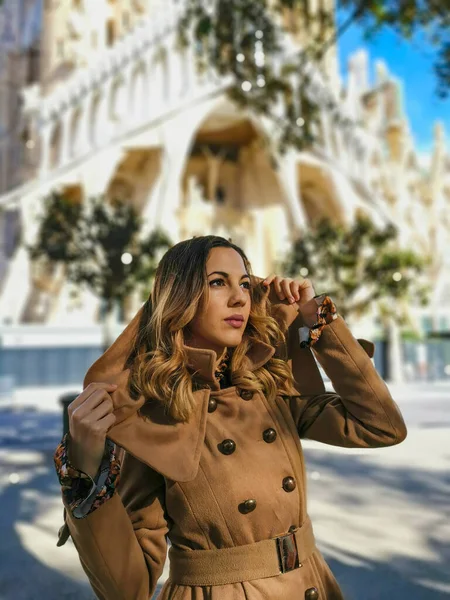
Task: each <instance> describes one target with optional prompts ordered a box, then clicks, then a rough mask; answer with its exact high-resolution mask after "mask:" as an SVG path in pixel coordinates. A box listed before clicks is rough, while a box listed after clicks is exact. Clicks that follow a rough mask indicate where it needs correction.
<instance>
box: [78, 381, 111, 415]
mask: <svg viewBox="0 0 450 600" xmlns="http://www.w3.org/2000/svg"><path fill="white" fill-rule="evenodd" d="M116 388H117V384H116V383H105V382H98V383H90V384H89V385H87V386H86V387H85V389H84V390H83V391H82V392H81V394H80V395H79V396H77V397H76V398H75V400H73V401H72V402H71V403H70V404H69V408H71V409H72V410H75V409H76V408H78V407H79V406H81V404H83V402H84V401H85V400H86V399H87V398H89V396H90V395H91V394H92V393H93V392H95V391H96V390H106V391H110V392H113V391H114V390H115V389H116Z"/></svg>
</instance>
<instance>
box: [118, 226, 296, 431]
mask: <svg viewBox="0 0 450 600" xmlns="http://www.w3.org/2000/svg"><path fill="white" fill-rule="evenodd" d="M217 247H223V248H232V249H234V250H235V251H236V252H238V253H239V254H240V256H241V257H242V259H243V261H244V265H245V268H246V269H247V273H248V274H249V275H250V276H251V280H252V285H251V290H250V298H251V309H250V316H249V320H248V323H247V326H246V329H245V331H244V335H243V338H242V341H241V343H240V344H239V345H238V346H237V347H236V348H233V349H230V351H231V365H230V368H231V381H232V385H236V386H238V387H240V388H245V389H252V390H261V391H262V392H263V393H264V394H265V395H266V396H267V397H268V398H269V399H273V398H275V396H276V395H287V396H289V395H295V394H298V393H297V392H296V391H295V388H294V379H293V375H292V371H291V369H290V367H289V366H288V365H287V363H286V361H285V360H283V359H281V358H278V355H279V353H278V355H277V353H275V355H274V356H273V357H272V358H271V359H270V360H269V361H268V362H267V363H266V364H265V365H264V366H262V367H260V368H259V369H256V370H255V371H253V372H251V371H249V370H248V369H247V370H246V369H245V368H244V367H243V364H244V357H245V356H246V354H247V352H248V351H249V350H250V349H251V347H252V345H253V344H254V343H255V342H256V341H261V342H265V343H266V344H269V345H271V346H274V347H275V348H276V349H278V350H280V349H281V348H282V347H283V344H284V341H285V337H284V333H283V331H282V330H281V329H280V327H279V325H278V324H277V322H276V321H275V319H273V318H272V317H271V316H270V302H269V300H268V299H267V294H266V293H265V291H264V289H263V287H262V286H261V285H258V284H257V283H256V279H255V278H254V277H252V273H251V267H250V263H249V260H248V259H247V257H246V255H245V253H244V252H243V250H242V249H241V248H239V247H238V246H236V245H235V244H233V243H232V242H230V241H228V240H226V239H225V238H222V237H218V236H212V235H209V236H201V237H195V238H192V239H190V240H187V241H183V242H180V243H178V244H176V245H175V246H173V247H172V248H170V250H168V251H167V252H166V254H165V255H164V256H163V257H162V259H161V261H160V263H159V265H158V268H157V271H156V275H155V282H154V286H153V289H152V292H151V294H150V297H149V298H148V300H147V301H146V303H145V305H144V307H143V314H142V318H141V322H140V324H139V328H138V334H137V336H136V340H135V343H134V346H133V350H132V352H131V354H130V356H129V358H128V362H129V365H130V366H131V377H130V392H131V394H132V395H133V396H134V397H137V396H139V395H143V396H144V397H145V398H146V400H152V401H154V400H156V401H159V402H161V403H162V404H163V405H164V409H165V412H166V413H167V414H169V415H170V416H171V417H172V418H173V419H174V420H175V421H181V422H185V421H187V420H189V417H190V415H191V413H192V411H193V409H194V405H195V397H194V395H193V392H195V391H196V390H197V389H200V388H202V387H207V384H205V382H202V381H201V380H198V379H197V378H196V376H195V374H193V373H192V372H191V371H190V370H189V369H188V366H187V355H186V351H185V347H184V346H185V343H186V342H185V340H186V339H187V337H188V336H187V333H188V326H189V323H190V322H191V321H192V320H193V318H194V316H195V315H196V313H197V311H198V310H201V309H202V306H203V302H204V301H205V299H206V298H207V295H208V293H209V288H208V280H207V274H206V261H207V260H208V256H209V254H210V252H211V250H212V249H213V248H217ZM144 406H145V405H144Z"/></svg>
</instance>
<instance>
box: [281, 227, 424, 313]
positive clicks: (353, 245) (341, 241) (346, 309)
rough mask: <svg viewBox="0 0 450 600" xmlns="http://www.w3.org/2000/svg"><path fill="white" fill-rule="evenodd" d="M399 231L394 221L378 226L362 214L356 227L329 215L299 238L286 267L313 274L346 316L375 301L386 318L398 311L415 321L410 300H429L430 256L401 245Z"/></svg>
mask: <svg viewBox="0 0 450 600" xmlns="http://www.w3.org/2000/svg"><path fill="white" fill-rule="evenodd" d="M397 235H398V233H397V229H396V227H395V226H394V225H387V226H386V227H385V228H384V229H379V228H377V227H376V226H375V225H374V223H373V222H372V221H371V220H369V219H368V218H367V217H363V216H359V217H358V218H357V219H356V221H355V223H354V224H353V225H352V226H351V227H344V226H343V225H338V224H336V223H333V222H331V221H330V220H329V219H327V218H324V219H322V220H321V221H319V222H318V224H317V226H315V227H314V228H313V229H309V230H307V231H306V232H305V233H304V234H303V236H302V237H301V238H300V239H297V240H296V241H295V242H294V244H293V247H292V250H291V251H290V252H289V254H288V256H287V258H286V261H285V263H284V264H283V269H284V272H286V273H287V274H288V275H289V276H290V277H297V276H298V275H299V274H301V275H302V277H304V278H310V279H312V280H313V281H314V284H315V287H316V292H317V293H323V292H326V293H329V294H330V295H331V296H332V297H333V299H335V301H336V305H337V306H338V308H339V313H340V314H341V315H342V316H343V317H344V318H346V317H348V316H352V315H355V316H356V317H360V316H362V315H364V313H366V312H367V311H368V310H369V309H370V308H372V307H373V306H374V305H375V306H376V307H377V308H378V314H379V316H380V317H381V318H382V320H384V319H385V318H386V317H389V316H395V317H396V319H397V320H398V321H399V322H400V324H402V325H406V324H409V325H411V323H410V322H409V319H408V311H407V304H408V303H411V302H414V303H415V304H417V305H419V304H420V305H422V306H424V305H426V304H427V303H428V294H429V288H428V287H427V286H426V284H425V283H424V278H423V277H422V276H423V275H424V273H425V271H426V269H427V267H428V266H429V265H430V263H431V258H430V257H422V256H419V255H418V254H417V253H415V252H414V251H413V250H409V249H400V248H399V247H398V241H397ZM303 269H307V271H304V270H303Z"/></svg>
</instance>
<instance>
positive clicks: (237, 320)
mask: <svg viewBox="0 0 450 600" xmlns="http://www.w3.org/2000/svg"><path fill="white" fill-rule="evenodd" d="M225 321H226V323H228V324H229V325H231V326H232V327H235V328H236V329H238V328H239V327H242V325H243V324H244V317H243V316H242V315H231V317H228V319H225Z"/></svg>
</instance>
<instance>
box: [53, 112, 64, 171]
mask: <svg viewBox="0 0 450 600" xmlns="http://www.w3.org/2000/svg"><path fill="white" fill-rule="evenodd" d="M61 142H62V127H61V123H57V124H56V125H55V126H54V129H53V133H52V135H51V138H50V169H56V168H58V167H59V164H60V162H61Z"/></svg>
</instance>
